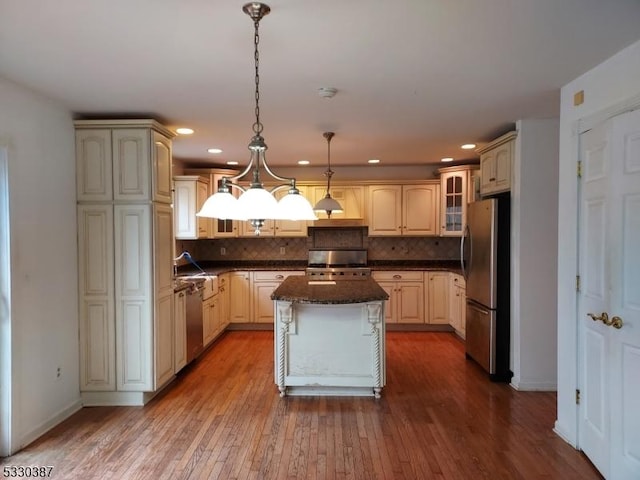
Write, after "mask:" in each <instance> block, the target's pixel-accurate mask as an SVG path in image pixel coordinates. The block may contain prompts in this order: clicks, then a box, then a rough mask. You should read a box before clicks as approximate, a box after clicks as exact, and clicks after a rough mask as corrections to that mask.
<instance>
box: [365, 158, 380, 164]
mask: <svg viewBox="0 0 640 480" xmlns="http://www.w3.org/2000/svg"><path fill="white" fill-rule="evenodd" d="M367 163H380V160H379V159H377V158H372V159H371V160H367Z"/></svg>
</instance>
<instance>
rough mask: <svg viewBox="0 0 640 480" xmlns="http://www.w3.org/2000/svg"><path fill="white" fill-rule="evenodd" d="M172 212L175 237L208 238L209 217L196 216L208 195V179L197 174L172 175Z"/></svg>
mask: <svg viewBox="0 0 640 480" xmlns="http://www.w3.org/2000/svg"><path fill="white" fill-rule="evenodd" d="M173 183H174V196H173V212H174V223H175V234H176V239H179V240H187V239H190V240H195V239H199V238H209V236H210V235H209V227H210V225H211V222H210V219H208V218H205V217H196V213H197V212H198V211H200V209H201V208H202V205H203V204H204V202H205V201H206V200H207V198H208V196H209V179H207V178H204V177H201V176H198V175H180V176H176V177H173Z"/></svg>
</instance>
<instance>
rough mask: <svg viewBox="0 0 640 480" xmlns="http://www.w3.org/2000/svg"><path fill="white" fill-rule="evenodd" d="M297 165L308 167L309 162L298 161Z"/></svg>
mask: <svg viewBox="0 0 640 480" xmlns="http://www.w3.org/2000/svg"><path fill="white" fill-rule="evenodd" d="M298 165H309V160H298Z"/></svg>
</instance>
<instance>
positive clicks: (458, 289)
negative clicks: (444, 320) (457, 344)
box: [449, 273, 467, 338]
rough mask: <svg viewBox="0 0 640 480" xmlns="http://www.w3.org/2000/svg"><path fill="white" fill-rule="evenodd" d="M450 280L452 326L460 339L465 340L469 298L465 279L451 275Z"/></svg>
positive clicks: (454, 274)
mask: <svg viewBox="0 0 640 480" xmlns="http://www.w3.org/2000/svg"><path fill="white" fill-rule="evenodd" d="M449 280H450V283H449V295H450V297H449V313H450V317H451V321H450V324H451V326H452V327H453V329H454V330H455V331H456V333H457V334H458V335H459V336H460V337H462V338H465V330H466V328H465V327H466V308H467V298H466V287H465V281H464V277H463V276H462V275H458V274H456V273H451V274H450V277H449Z"/></svg>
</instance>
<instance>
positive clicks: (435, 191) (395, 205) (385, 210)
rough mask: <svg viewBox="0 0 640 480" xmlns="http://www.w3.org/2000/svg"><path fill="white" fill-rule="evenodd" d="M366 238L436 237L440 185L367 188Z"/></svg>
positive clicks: (375, 186) (374, 186)
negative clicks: (396, 236)
mask: <svg viewBox="0 0 640 480" xmlns="http://www.w3.org/2000/svg"><path fill="white" fill-rule="evenodd" d="M368 190H369V193H368V216H367V221H368V223H369V235H371V236H386V235H416V236H423V235H438V234H439V232H438V218H439V205H440V198H439V194H440V184H439V183H435V182H431V183H424V184H416V185H369V187H368Z"/></svg>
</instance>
